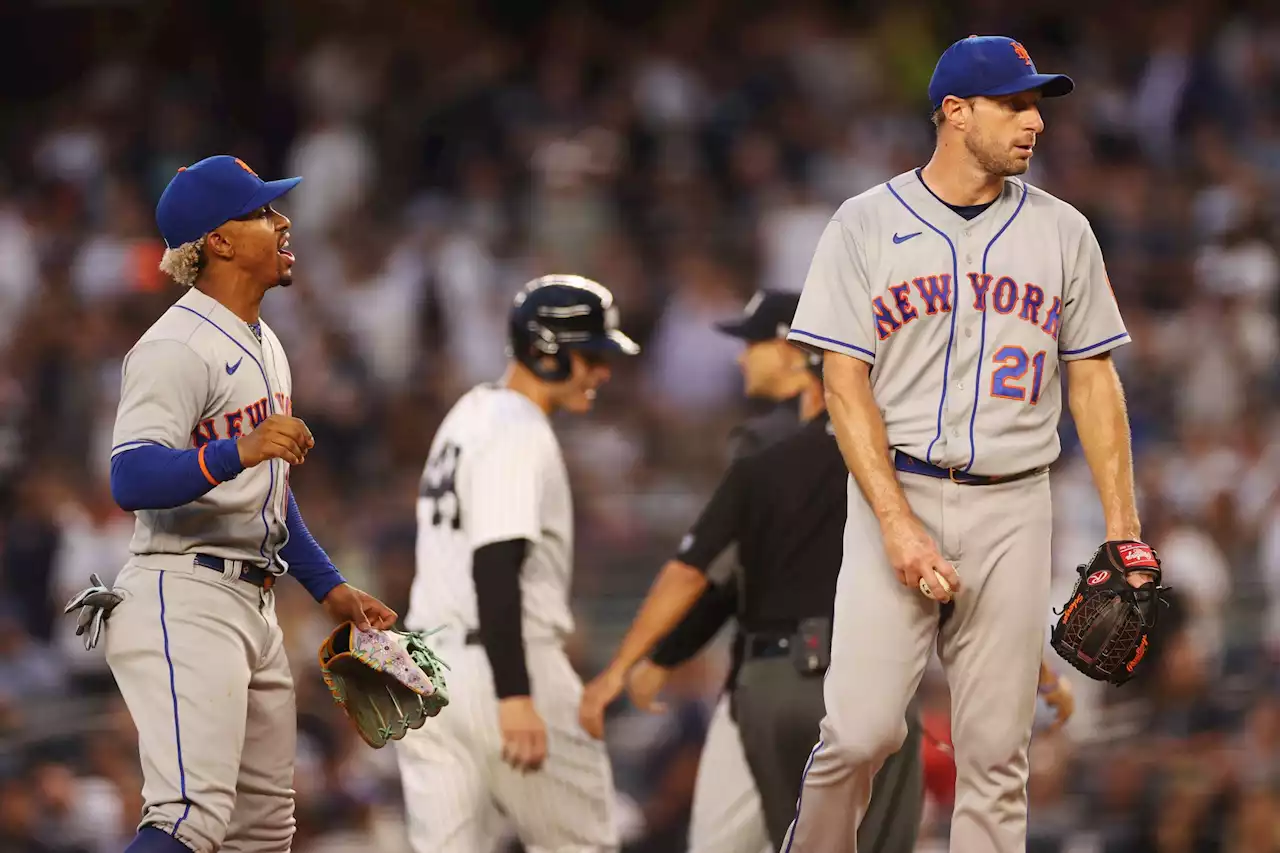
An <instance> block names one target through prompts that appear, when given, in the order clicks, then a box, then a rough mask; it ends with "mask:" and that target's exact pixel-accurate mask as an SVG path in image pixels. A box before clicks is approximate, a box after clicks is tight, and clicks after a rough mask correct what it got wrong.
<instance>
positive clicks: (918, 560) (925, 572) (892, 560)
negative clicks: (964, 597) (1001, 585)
mask: <svg viewBox="0 0 1280 853" xmlns="http://www.w3.org/2000/svg"><path fill="white" fill-rule="evenodd" d="M881 528H882V532H883V534H884V550H885V554H886V555H887V556H888V558H889V565H891V566H893V571H894V572H895V573H896V574H897V575H898V580H899V581H901V582H902V584H903V585H904V586H907V587H909V588H911V589H914V590H916V591H917V592H920V593H923V594H924V595H925V596H927V597H929V598H932V599H933V600H934V601H938V602H941V603H944V604H945V603H946V602H948V601H950V600H951V599H953V598H955V597H956V596H957V595H959V594H960V575H959V574H957V573H956V570H955V567H954V566H952V565H951V564H950V563H948V562H947V561H946V560H944V559H942V553H941V552H940V551H939V550H938V546H937V544H936V543H934V541H933V538H932V537H931V536H929V533H928V531H927V530H925V529H924V525H923V524H921V523H920V520H919V519H917V518H915V517H914V516H895V517H894V518H892V519H890V520H889V521H886V522H884V523H883V524H882V525H881ZM922 581H923V583H922Z"/></svg>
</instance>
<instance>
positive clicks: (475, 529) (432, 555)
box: [397, 275, 640, 853]
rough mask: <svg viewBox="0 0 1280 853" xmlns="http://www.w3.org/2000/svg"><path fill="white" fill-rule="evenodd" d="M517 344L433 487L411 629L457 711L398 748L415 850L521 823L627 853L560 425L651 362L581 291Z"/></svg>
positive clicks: (474, 401)
mask: <svg viewBox="0 0 1280 853" xmlns="http://www.w3.org/2000/svg"><path fill="white" fill-rule="evenodd" d="M508 332H509V347H508V354H509V356H510V364H509V367H508V370H507V373H506V375H505V376H504V377H503V379H502V380H501V381H500V382H497V383H492V384H481V385H478V386H476V387H474V388H472V389H471V390H470V391H468V392H467V393H466V394H464V395H463V396H462V397H461V398H460V399H459V400H458V402H457V403H455V404H454V406H453V408H452V409H451V410H450V411H449V413H448V415H446V417H445V419H444V421H443V422H442V423H441V424H440V427H439V429H438V430H437V431H436V435H435V438H434V439H433V441H432V443H431V450H430V453H429V456H428V458H427V462H426V467H425V469H424V471H423V475H422V481H421V488H420V491H419V498H418V546H417V564H418V567H417V576H416V578H415V579H414V583H413V588H412V592H411V597H410V605H409V614H408V617H407V618H406V624H407V625H408V626H410V627H412V626H423V627H422V629H423V630H432V629H441V630H440V631H439V632H438V633H435V634H434V635H433V638H434V641H435V642H436V644H437V647H438V648H439V649H440V653H441V656H442V657H443V658H444V659H445V660H446V661H448V663H449V665H450V667H451V669H450V673H449V688H450V707H449V708H448V710H447V712H446V713H444V714H441V716H440V718H439V719H438V720H437V721H436V724H435V725H432V726H427V727H425V728H422V729H420V730H418V731H414V732H410V733H409V734H408V736H407V737H406V738H405V739H404V740H403V741H400V742H399V743H398V744H397V755H398V758H399V764H400V773H401V779H402V784H403V789H404V796H405V807H406V811H407V815H408V825H409V837H410V840H411V843H412V846H413V849H414V850H415V851H417V853H488V851H491V850H493V849H494V846H495V844H496V843H498V842H499V841H500V840H501V830H502V829H504V826H503V824H504V823H507V822H509V824H510V826H511V828H513V829H514V831H515V833H516V834H517V835H518V836H519V838H520V841H521V842H522V843H523V844H524V846H525V848H526V849H528V850H530V851H531V852H532V853H544V852H545V853H552V851H554V853H594V851H610V850H616V849H617V848H618V844H619V839H618V831H617V827H616V820H615V817H614V797H615V795H614V787H613V774H612V770H611V768H610V765H609V759H608V755H607V754H606V752H605V749H604V745H603V744H601V743H600V742H598V741H596V740H594V739H592V738H591V737H589V736H588V735H587V734H586V732H584V731H583V730H582V729H581V727H580V726H579V725H578V699H579V697H580V695H581V693H582V683H581V681H580V680H579V678H578V676H577V674H576V673H575V672H574V669H573V667H572V666H571V665H570V662H569V658H568V656H567V655H566V654H565V651H564V648H563V643H564V639H565V637H566V636H567V635H569V634H570V633H571V632H572V631H573V618H572V614H571V612H570V608H569V588H570V583H571V580H572V566H573V502H572V498H571V495H570V490H569V479H568V475H567V473H566V470H565V463H564V459H563V457H562V456H561V452H560V446H559V443H558V442H557V439H556V436H555V433H554V431H553V430H552V427H551V422H550V420H549V417H550V416H551V415H552V414H553V413H555V412H557V411H564V412H569V413H585V412H588V411H590V409H591V408H592V405H593V401H594V400H595V396H596V391H597V389H598V388H599V387H600V386H601V385H602V384H603V383H604V382H606V381H607V380H608V379H609V374H610V368H609V360H610V358H611V357H613V356H617V355H623V356H631V355H635V354H636V353H638V352H639V351H640V348H639V347H638V346H637V345H636V344H635V342H634V341H632V340H631V339H630V338H629V337H627V336H626V335H625V334H624V333H623V332H621V331H620V330H619V328H618V308H617V306H616V305H615V304H614V301H613V295H612V294H611V293H610V292H609V291H608V290H607V289H606V288H604V287H602V286H601V285H599V284H597V283H596V282H594V281H591V280H590V279H586V278H583V277H581V276H573V275H550V276H544V277H542V278H538V279H535V280H534V281H531V282H529V283H528V284H527V285H526V286H525V287H524V289H523V290H521V292H520V293H519V294H518V295H517V296H516V299H515V303H514V305H513V306H512V308H511V314H510V320H509V329H508ZM415 630H416V629H415ZM501 818H505V819H506V821H503V820H502V819H501Z"/></svg>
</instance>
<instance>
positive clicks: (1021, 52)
mask: <svg viewBox="0 0 1280 853" xmlns="http://www.w3.org/2000/svg"><path fill="white" fill-rule="evenodd" d="M1009 46H1010V47H1012V48H1013V52H1014V53H1016V54H1017V55H1018V58H1019V59H1021V60H1022V61H1023V62H1025V63H1027V67H1028V68H1034V67H1035V66H1034V65H1032V64H1031V54H1029V53H1027V49H1026V48H1025V47H1023V46H1022V44H1021V43H1020V42H1016V41H1011V42H1009Z"/></svg>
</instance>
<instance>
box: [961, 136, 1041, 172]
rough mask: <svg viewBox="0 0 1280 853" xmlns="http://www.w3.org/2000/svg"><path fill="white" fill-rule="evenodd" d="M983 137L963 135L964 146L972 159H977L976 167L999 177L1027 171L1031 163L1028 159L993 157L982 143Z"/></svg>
mask: <svg viewBox="0 0 1280 853" xmlns="http://www.w3.org/2000/svg"><path fill="white" fill-rule="evenodd" d="M985 141H986V140H985V139H982V138H981V137H979V138H977V139H976V140H975V138H974V137H973V136H965V138H964V147H965V149H966V150H967V151H968V152H969V153H970V154H971V155H973V159H974V160H975V161H977V163H978V167H979V168H981V169H982V171H984V172H986V173H987V174H988V175H995V176H996V177H1000V178H1008V177H1012V176H1013V175H1021V174H1022V173H1024V172H1026V171H1027V168H1028V167H1029V166H1030V165H1031V164H1030V162H1029V161H1027V160H1022V159H1019V158H1017V157H1012V156H1005V157H995V156H993V155H992V154H990V153H989V152H988V151H987V150H986V147H985V146H984V145H982V143H983V142H985Z"/></svg>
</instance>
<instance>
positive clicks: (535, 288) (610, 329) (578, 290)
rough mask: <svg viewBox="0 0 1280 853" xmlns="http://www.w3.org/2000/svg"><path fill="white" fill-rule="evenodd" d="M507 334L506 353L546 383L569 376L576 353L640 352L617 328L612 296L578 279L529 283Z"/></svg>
mask: <svg viewBox="0 0 1280 853" xmlns="http://www.w3.org/2000/svg"><path fill="white" fill-rule="evenodd" d="M507 335H508V341H507V355H508V356H510V357H511V358H514V359H515V360H516V361H518V362H519V363H520V364H523V365H524V366H525V367H527V368H529V370H531V371H532V372H533V374H534V375H535V376H537V377H538V378H540V379H543V380H546V381H547V382H562V381H564V380H565V379H568V378H569V376H570V374H571V373H572V372H573V367H572V363H571V362H570V360H569V353H570V352H572V351H574V350H577V351H579V352H585V353H592V354H597V355H604V354H606V353H621V354H623V355H635V354H637V353H638V352H640V345H639V344H637V343H636V342H635V341H633V340H631V338H629V337H627V335H625V334H624V333H623V332H622V331H621V330H620V329H619V328H618V308H617V306H616V305H614V304H613V294H612V293H610V292H609V289H608V288H606V287H604V286H603V285H601V284H599V283H598V282H595V281H592V280H591V279H589V278H584V277H582V276H580V275H544V276H542V277H541V278H535V279H534V280H533V281H531V282H529V283H528V284H526V285H525V286H524V288H522V289H521V291H520V292H519V293H518V294H516V298H515V302H514V303H512V306H511V316H510V320H509V323H508V329H507ZM548 357H550V361H548Z"/></svg>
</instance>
